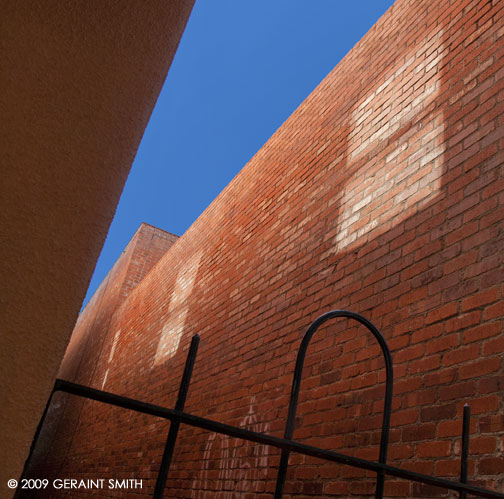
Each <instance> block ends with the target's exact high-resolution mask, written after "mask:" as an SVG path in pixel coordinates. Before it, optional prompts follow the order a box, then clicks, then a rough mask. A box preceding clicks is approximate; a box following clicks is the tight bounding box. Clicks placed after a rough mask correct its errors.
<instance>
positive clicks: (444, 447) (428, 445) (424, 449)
mask: <svg viewBox="0 0 504 499" xmlns="http://www.w3.org/2000/svg"><path fill="white" fill-rule="evenodd" d="M450 452H451V442H450V441H447V440H441V441H438V442H422V443H420V444H418V445H417V455H418V457H420V458H422V457H444V456H449V455H450Z"/></svg>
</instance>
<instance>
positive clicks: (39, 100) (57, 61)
mask: <svg viewBox="0 0 504 499" xmlns="http://www.w3.org/2000/svg"><path fill="white" fill-rule="evenodd" d="M193 1H194V0H170V1H169V2H167V1H165V0H129V1H127V2H124V1H122V0H107V1H106V2H102V1H90V2H72V1H61V0H49V1H44V2H36V1H23V2H19V1H17V0H12V1H3V2H2V15H1V16H0V67H1V68H2V70H1V76H0V81H1V92H0V116H1V117H2V118H1V120H0V150H1V173H2V176H1V179H2V180H1V183H0V227H1V239H2V243H1V246H0V247H1V249H0V255H1V262H2V263H1V266H0V268H1V271H0V282H1V287H0V310H1V328H0V329H1V333H0V373H1V398H0V401H1V407H2V411H1V416H0V418H1V419H0V442H1V452H0V488H1V490H2V493H1V494H0V495H1V496H2V497H8V496H9V495H11V493H10V492H9V491H8V489H7V487H6V481H7V479H9V478H16V479H18V478H19V475H20V473H21V471H22V469H23V465H24V461H25V459H26V457H27V454H28V450H29V447H30V444H31V441H32V438H33V434H34V431H35V428H36V426H37V424H38V421H39V418H40V416H41V414H42V411H43V409H44V406H45V404H46V401H47V398H48V396H49V393H50V391H51V388H52V385H53V382H54V378H55V374H56V371H57V369H58V366H59V364H60V361H61V358H62V356H63V353H64V351H65V347H66V345H67V342H68V339H69V336H70V333H71V331H72V328H73V325H74V323H75V320H76V317H77V314H78V312H79V309H80V306H81V303H82V300H83V298H84V296H85V292H86V288H87V286H88V283H89V280H90V278H91V275H92V272H93V269H94V266H95V263H96V260H97V258H98V255H99V252H100V250H101V248H102V245H103V242H104V240H105V237H106V234H107V230H108V228H109V225H110V223H111V221H112V217H113V215H114V212H115V209H116V206H117V203H118V201H119V197H120V194H121V191H122V188H123V185H124V183H125V181H126V178H127V175H128V172H129V169H130V167H131V164H132V162H133V159H134V156H135V153H136V150H137V148H138V145H139V143H140V139H141V137H142V134H143V132H144V129H145V127H146V125H147V121H148V119H149V117H150V114H151V111H152V109H153V107H154V104H155V101H156V98H157V96H158V95H159V92H160V90H161V87H162V84H163V82H164V79H165V77H166V74H167V72H168V69H169V66H170V64H171V61H172V58H173V55H174V53H175V50H176V48H177V45H178V42H179V40H180V37H181V35H182V32H183V30H184V27H185V24H186V22H187V19H188V17H189V14H190V11H191V8H192V5H193Z"/></svg>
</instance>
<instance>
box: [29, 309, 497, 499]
mask: <svg viewBox="0 0 504 499" xmlns="http://www.w3.org/2000/svg"><path fill="white" fill-rule="evenodd" d="M336 317H346V318H349V319H354V320H356V321H357V322H360V323H361V324H363V325H364V326H365V327H367V329H368V330H369V331H370V332H371V333H372V334H373V336H374V337H375V338H376V339H377V341H378V343H379V345H380V347H381V350H382V354H383V356H384V359H385V370H386V382H385V404H384V411H383V419H382V430H381V440H380V450H379V458H378V461H370V460H367V459H361V458H357V457H353V456H349V455H346V454H342V453H339V452H334V451H330V450H324V449H320V448H318V447H313V446H310V445H305V444H302V443H299V442H296V441H295V440H292V436H293V432H294V421H295V416H296V409H297V403H298V396H299V390H300V386H301V376H302V372H303V364H304V359H305V356H306V351H307V348H308V345H309V343H310V340H311V338H312V337H313V335H314V334H315V332H316V331H317V329H318V328H319V327H320V326H321V325H322V324H324V323H325V322H327V321H328V320H330V319H333V318H336ZM198 345H199V336H198V335H197V334H196V335H194V336H193V338H192V340H191V346H190V348H189V352H188V355H187V359H186V363H185V368H184V373H183V375H182V380H181V383H180V388H179V392H178V397H177V401H176V404H175V408H174V409H167V408H165V407H161V406H158V405H154V404H149V403H147V402H141V401H139V400H135V399H132V398H128V397H123V396H120V395H115V394H113V393H109V392H105V391H102V390H96V389H94V388H89V387H87V386H83V385H79V384H76V383H71V382H69V381H64V380H60V379H58V380H56V383H55V385H54V388H53V392H52V393H55V392H58V391H59V392H65V393H69V394H72V395H77V396H79V397H84V398H87V399H91V400H96V401H98V402H103V403H105V404H109V405H113V406H116V407H122V408H123V409H129V410H132V411H135V412H139V413H143V414H149V415H151V416H157V417H160V418H163V419H168V420H170V422H171V425H170V430H169V433H168V438H167V440H166V445H165V449H164V453H163V457H162V460H161V466H160V468H159V473H158V477H157V480H156V485H155V489H154V494H153V497H154V498H155V499H161V498H162V497H163V491H164V488H165V483H166V479H167V476H168V473H169V470H170V464H171V461H172V457H173V451H174V449H175V443H176V440H177V436H178V430H179V427H180V425H181V424H186V425H189V426H193V427H196V428H202V429H204V430H208V431H211V432H215V433H220V434H222V435H227V436H230V437H234V438H239V439H242V440H247V441H249V442H255V443H259V444H263V445H268V446H272V447H276V448H278V449H281V451H282V452H281V458H280V465H279V468H278V474H277V482H276V489H275V493H274V497H275V499H281V497H282V494H283V486H284V483H285V477H286V473H287V467H288V460H289V454H290V453H293V452H295V453H298V454H303V455H306V456H312V457H316V458H320V459H325V460H327V461H332V462H335V463H340V464H345V465H347V466H353V467H355V468H360V469H364V470H369V471H373V472H376V473H377V480H376V490H375V498H376V499H381V498H382V497H383V490H384V482H385V476H387V475H390V476H394V477H397V478H402V479H405V480H410V481H414V482H419V483H424V484H428V485H434V486H436V487H441V488H444V489H448V490H454V491H457V492H458V493H459V497H461V498H465V497H467V494H472V495H474V496H479V497H488V498H495V499H497V498H498V499H504V494H501V493H499V492H495V491H492V490H489V489H484V488H480V487H475V486H472V485H468V484H467V460H468V449H469V420H470V409H469V406H468V405H467V404H466V405H465V406H464V412H463V424H462V445H461V459H460V463H461V464H460V480H459V481H454V480H447V479H444V478H437V477H433V476H429V475H424V474H422V473H417V472H415V471H410V470H406V469H402V468H397V467H394V466H389V465H388V464H387V448H388V440H389V429H390V415H391V405H392V391H393V368H392V358H391V355H390V351H389V348H388V346H387V343H386V341H385V339H384V337H383V335H382V334H381V333H380V331H379V330H378V329H377V328H376V327H375V326H374V325H373V324H372V323H371V322H370V321H368V320H367V319H366V318H364V317H363V316H361V315H359V314H356V313H354V312H350V311H347V310H333V311H331V312H328V313H326V314H324V315H322V316H320V317H319V318H318V319H316V320H315V321H314V322H313V323H312V324H311V326H310V327H309V328H308V330H307V331H306V333H305V335H304V337H303V340H302V342H301V346H300V349H299V352H298V356H297V360H296V367H295V370H294V378H293V382H292V389H291V396H290V402H289V410H288V416H287V423H286V427H285V432H284V438H278V437H274V436H271V435H267V434H264V433H258V432H255V431H250V430H246V429H244V428H240V427H235V426H230V425H227V424H224V423H219V422H217V421H213V420H211V419H206V418H202V417H199V416H196V415H194V414H188V413H186V412H184V404H185V400H186V397H187V392H188V390H189V384H190V380H191V375H192V370H193V366H194V362H195V360H196V354H197V350H198ZM51 397H52V394H51ZM49 400H51V398H50V399H49ZM45 415H46V412H45V413H44V415H43V416H42V420H41V422H40V425H39V430H37V433H36V435H35V438H34V442H33V445H32V451H33V449H34V447H35V445H36V440H37V438H38V435H39V433H40V428H41V427H42V424H43V421H44V418H45ZM29 461H30V458H28V460H27V463H26V466H25V470H27V469H28V467H29ZM23 475H24V474H23Z"/></svg>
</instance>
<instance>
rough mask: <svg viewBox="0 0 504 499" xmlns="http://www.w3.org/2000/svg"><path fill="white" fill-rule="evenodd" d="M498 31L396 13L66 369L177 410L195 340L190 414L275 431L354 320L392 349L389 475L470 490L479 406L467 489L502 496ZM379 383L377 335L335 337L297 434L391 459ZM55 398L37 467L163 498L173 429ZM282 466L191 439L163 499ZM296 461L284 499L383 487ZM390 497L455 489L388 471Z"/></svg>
mask: <svg viewBox="0 0 504 499" xmlns="http://www.w3.org/2000/svg"><path fill="white" fill-rule="evenodd" d="M503 34H504V3H503V2H500V1H494V2H491V1H488V0H479V1H478V0H454V1H448V0H444V1H442V0H397V1H396V3H395V4H394V6H393V7H392V8H391V9H390V10H389V11H388V12H387V13H386V14H385V15H384V16H383V17H382V18H381V19H380V20H379V21H378V23H377V24H376V25H375V26H374V27H373V28H372V29H371V30H370V32H369V33H368V34H367V35H366V36H365V37H364V38H363V39H362V40H361V41H360V42H359V43H358V44H357V45H356V46H355V47H354V48H353V49H352V50H351V51H350V53H349V54H348V55H347V56H346V57H345V58H344V59H343V61H342V62H341V63H340V64H338V66H336V68H335V69H334V70H333V71H332V72H331V73H330V74H329V75H328V76H327V78H326V79H325V80H324V81H323V82H322V83H321V84H320V85H319V86H318V87H317V88H316V89H315V90H314V92H313V93H312V94H311V95H310V96H309V97H308V98H307V99H306V101H305V102H303V104H302V105H301V106H300V107H299V108H298V109H297V110H296V111H295V112H294V113H293V115H292V116H291V117H290V118H289V119H288V120H287V121H286V122H285V123H284V125H283V126H282V127H281V128H280V129H279V130H278V131H277V132H276V133H275V134H274V135H273V136H272V137H271V139H270V140H269V141H268V142H267V143H266V144H265V146H264V147H263V148H262V149H261V150H260V151H259V152H258V153H257V154H256V155H255V156H254V158H252V160H251V161H250V162H249V163H248V164H247V165H246V166H245V167H244V168H243V170H242V171H241V172H240V174H239V175H238V176H237V177H236V178H235V179H234V180H233V181H232V182H231V184H229V185H228V186H227V187H226V188H225V189H224V191H223V192H222V193H221V194H220V195H219V197H218V198H217V199H216V200H215V201H214V202H213V203H212V204H211V205H210V206H209V207H208V209H207V210H206V211H205V212H204V213H203V214H202V215H201V216H200V218H199V219H198V220H197V221H196V222H195V223H194V224H193V225H192V226H191V227H190V229H189V230H188V231H187V232H186V233H185V234H184V235H183V236H182V237H181V238H180V239H179V240H178V241H177V243H176V244H175V245H174V246H173V247H172V248H171V249H170V251H168V252H167V253H166V255H165V256H164V257H163V258H161V259H160V261H159V262H158V264H157V265H156V266H155V267H154V269H153V271H152V272H150V273H149V274H148V275H147V276H146V277H145V278H144V279H143V280H142V281H141V282H140V284H139V285H138V286H137V287H136V288H135V289H134V290H133V291H131V292H130V294H129V296H128V297H127V298H126V299H124V301H123V302H122V303H121V304H120V305H118V307H117V308H116V310H115V312H114V313H113V314H112V316H111V317H109V320H110V324H109V326H108V327H107V328H106V331H105V332H104V333H100V335H99V337H97V338H96V339H94V338H93V339H90V340H89V341H88V343H87V345H85V346H84V345H83V344H82V343H81V344H80V346H79V347H78V350H79V355H80V356H81V357H82V360H80V361H79V362H80V367H79V369H78V370H77V369H76V368H75V365H76V362H77V361H76V358H77V356H76V354H72V349H71V348H69V353H68V354H67V358H66V360H65V362H64V367H63V368H62V373H63V374H64V377H65V378H66V379H69V380H71V381H76V382H79V383H84V384H87V385H90V386H93V387H97V388H102V387H103V389H105V390H107V391H111V392H115V393H118V394H124V395H127V396H130V397H135V398H139V399H142V400H145V401H149V402H153V403H156V404H161V405H165V406H170V407H171V406H173V405H174V402H175V397H176V391H177V388H178V383H179V379H180V376H181V371H182V367H183V363H184V361H185V356H186V352H187V347H188V345H189V342H190V338H191V336H192V335H193V334H194V333H199V334H200V335H201V345H200V351H199V354H198V359H197V361H196V366H195V370H194V375H193V380H192V384H191V389H190V392H189V397H188V400H187V404H186V409H187V410H188V411H189V412H193V413H195V414H198V415H201V416H206V417H211V418H213V419H216V420H219V421H223V422H226V423H230V424H235V425H242V426H246V427H248V428H251V429H255V430H258V431H264V432H267V433H269V434H272V435H278V436H281V435H282V433H283V428H284V422H285V417H286V409H287V404H288V394H289V392H290V384H291V381H292V373H293V369H294V360H295V356H296V353H297V350H298V347H299V343H300V339H301V337H302V335H303V333H304V331H305V330H306V328H307V327H308V325H309V324H310V323H311V321H312V320H314V319H315V318H316V317H317V316H318V315H319V314H321V313H323V312H326V311H328V310H331V309H335V308H346V309H350V310H352V311H355V312H359V313H361V314H363V315H364V316H366V317H367V318H369V319H371V320H372V321H373V322H374V323H375V324H376V325H377V326H378V328H380V330H381V331H382V332H383V334H384V336H385V337H386V339H387V341H388V343H389V346H390V348H391V350H392V355H393V360H394V370H395V389H394V394H395V395H394V400H393V411H394V412H393V416H392V424H391V446H390V452H389V462H390V463H391V464H393V465H398V466H403V467H406V468H410V469H414V470H416V471H420V472H424V473H428V474H434V475H436V476H443V477H456V476H457V475H458V470H459V454H460V438H459V435H460V432H461V413H462V407H463V404H464V403H466V402H468V403H470V404H471V407H472V411H473V414H474V416H473V420H472V426H471V448H470V452H471V457H470V462H469V473H470V476H471V477H473V478H474V477H476V478H477V482H476V483H478V484H482V485H485V486H488V487H493V488H495V489H497V490H500V491H503V490H504V478H503V476H502V470H504V458H503V455H502V451H503V446H504V416H503V414H504V400H503V397H502V392H503V384H504V366H503V359H502V357H503V355H502V353H503V351H504V341H503V337H502V318H503V291H504V288H503V284H502V283H503V277H504V267H503V256H502V255H503V252H502V249H503V246H504V234H503V226H502V220H503V209H502V207H503V204H504V154H503V151H502V150H503V146H504V138H503V137H504V126H503V125H504V104H503V100H504V89H503V81H504V69H503V68H504V63H503V60H504V58H503V55H504V43H503V37H502V35H503ZM97 294H99V292H98V293H97ZM84 329H86V330H87V329H88V328H87V326H86V327H85V328H84ZM76 334H77V333H74V335H76ZM75 341H77V340H75ZM102 342H103V344H102ZM98 344H100V345H101V344H102V346H101V347H99V348H98V347H97V345H98ZM72 355H73V356H72ZM88 364H89V365H91V364H92V365H93V366H94V367H93V369H92V370H91V369H88V368H85V367H83V366H86V365H88ZM104 380H105V381H104ZM383 392H384V370H383V361H382V359H381V356H380V354H379V348H378V346H377V344H376V343H375V341H374V340H373V339H372V338H371V337H370V335H369V334H368V333H366V332H365V331H364V330H363V328H361V327H357V326H356V325H355V324H354V323H349V322H347V321H344V320H340V321H334V322H332V323H330V324H328V325H327V327H324V328H323V329H322V330H320V331H319V332H318V333H317V335H316V336H315V337H314V340H313V342H312V344H311V345H310V348H309V352H308V356H307V358H306V363H305V370H304V375H303V383H302V387H301V397H300V404H299V409H298V418H297V425H296V428H297V429H296V431H295V434H294V437H295V438H296V439H298V440H300V441H303V442H306V443H310V444H314V445H317V446H320V447H324V448H329V449H333V450H338V451H341V452H345V453H349V454H352V455H356V456H361V457H365V458H371V459H376V458H377V455H378V442H379V437H380V431H379V428H380V425H381V418H382V398H383ZM79 404H81V406H82V409H81V410H80V407H81V406H80V405H79ZM53 405H54V409H53V411H52V412H53V415H52V421H53V428H52V430H51V431H50V430H49V429H46V430H45V433H46V434H47V435H49V434H51V435H52V437H51V450H49V445H48V444H47V441H48V439H47V438H46V440H45V442H46V444H45V445H44V444H41V446H40V449H41V450H40V451H39V453H38V455H39V456H43V460H41V459H39V460H38V461H36V462H35V464H34V468H33V470H34V471H33V473H35V472H38V473H42V472H44V473H46V474H47V475H48V476H58V477H62V476H69V477H70V476H71V477H77V478H78V477H91V478H92V477H98V476H99V477H104V478H109V477H112V478H143V479H144V480H146V482H145V483H146V485H147V487H145V486H144V489H143V493H144V494H145V495H147V494H148V493H152V487H153V485H154V480H155V477H156V472H157V469H158V467H159V463H160V458H161V454H162V449H163V446H164V441H165V439H166V435H167V430H168V426H169V425H168V423H166V422H165V421H159V420H156V418H150V417H146V416H140V415H137V414H134V413H129V412H128V411H122V410H119V409H115V408H110V407H106V406H102V405H100V404H98V403H94V402H90V401H87V402H84V403H81V402H79V401H77V400H75V398H70V399H67V398H66V397H64V396H62V395H61V394H60V395H58V396H57V397H56V398H55V400H54V402H53ZM278 458H279V453H278V452H277V451H276V450H274V449H269V448H266V447H263V446H257V445H249V444H247V443H244V442H241V441H236V440H234V439H228V438H225V437H221V436H215V435H214V434H210V433H208V432H203V431H197V430H193V429H190V428H183V429H182V431H181V435H180V437H179V441H178V443H177V448H176V453H175V457H174V465H173V467H172V471H171V472H170V476H169V479H168V482H167V490H166V495H167V497H205V498H206V497H220V498H228V497H251V498H252V497H263V496H264V497H270V496H271V492H272V490H273V488H274V479H275V475H276V471H275V466H276V465H277V464H278ZM290 463H291V466H290V468H289V473H288V480H287V483H286V489H285V490H286V497H289V496H291V495H292V496H295V497H329V496H331V497H334V496H337V495H341V496H345V497H346V496H355V497H361V496H367V495H369V494H372V493H373V489H374V476H373V474H372V473H365V472H361V471H359V470H356V469H352V468H348V467H344V466H339V465H335V464H328V463H324V462H321V461H318V460H315V459H309V458H304V457H300V456H295V455H293V456H292V457H291V460H290ZM385 490H386V495H388V496H399V497H430V496H436V495H438V494H441V495H443V492H440V491H439V490H436V489H434V488H431V487H429V488H427V487H422V486H418V485H416V484H411V483H409V482H404V481H400V480H395V479H393V478H390V479H387V481H386V486H385ZM98 493H99V494H103V492H102V491H101V492H100V491H98ZM87 494H89V492H87ZM75 496H76V497H82V493H81V494H80V495H79V494H78V493H75Z"/></svg>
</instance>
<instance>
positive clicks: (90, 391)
mask: <svg viewBox="0 0 504 499" xmlns="http://www.w3.org/2000/svg"><path fill="white" fill-rule="evenodd" d="M54 391H61V392H66V393H71V394H73V395H78V396H80V397H85V398H89V399H91V400H96V401H98V402H104V403H106V404H110V405H114V406H117V407H122V408H123V409H129V410H132V411H136V412H141V413H143V414H150V415H151V416H157V417H160V418H164V419H169V420H170V421H180V422H181V423H184V424H187V425H189V426H195V427H197V428H203V429H205V430H209V431H213V432H215V433H221V434H223V435H228V436H230V437H235V438H240V439H243V440H248V441H250V442H256V443H259V444H263V445H271V446H273V447H277V448H279V449H285V450H288V451H291V452H297V453H299V454H304V455H306V456H312V457H316V458H320V459H325V460H327V461H332V462H336V463H341V464H346V465H348V466H353V467H355V468H361V469H365V470H369V471H374V472H379V471H382V472H383V473H385V474H387V475H391V476H395V477H398V478H404V479H406V480H411V481H414V482H420V483H426V484H428V485H434V486H436V487H442V488H445V489H450V490H456V491H458V492H460V491H465V492H467V493H469V494H473V495H475V496H479V497H488V498H491V499H504V494H500V493H499V492H494V491H492V490H487V489H482V488H480V487H473V486H472V485H467V484H464V483H460V482H454V481H452V480H446V479H444V478H436V477H432V476H428V475H423V474H421V473H416V472H414V471H409V470H404V469H401V468H396V467H394V466H389V465H387V464H381V463H378V462H374V461H368V460H367V459H360V458H358V457H352V456H347V455H345V454H340V453H338V452H333V451H329V450H323V449H319V448H317V447H312V446H310V445H305V444H301V443H298V442H295V441H293V440H285V439H283V438H278V437H273V436H271V435H265V434H264V433H257V432H255V431H250V430H245V429H243V428H237V427H235V426H230V425H227V424H224V423H219V422H217V421H212V420H210V419H206V418H201V417H199V416H195V415H193V414H187V413H184V412H181V411H175V410H173V409H166V408H164V407H161V406H158V405H154V404H149V403H147V402H140V401H138V400H135V399H131V398H128V397H122V396H120V395H115V394H113V393H109V392H104V391H102V390H96V389H94V388H89V387H87V386H83V385H78V384H76V383H70V382H69V381H63V380H56V383H55V385H54Z"/></svg>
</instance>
